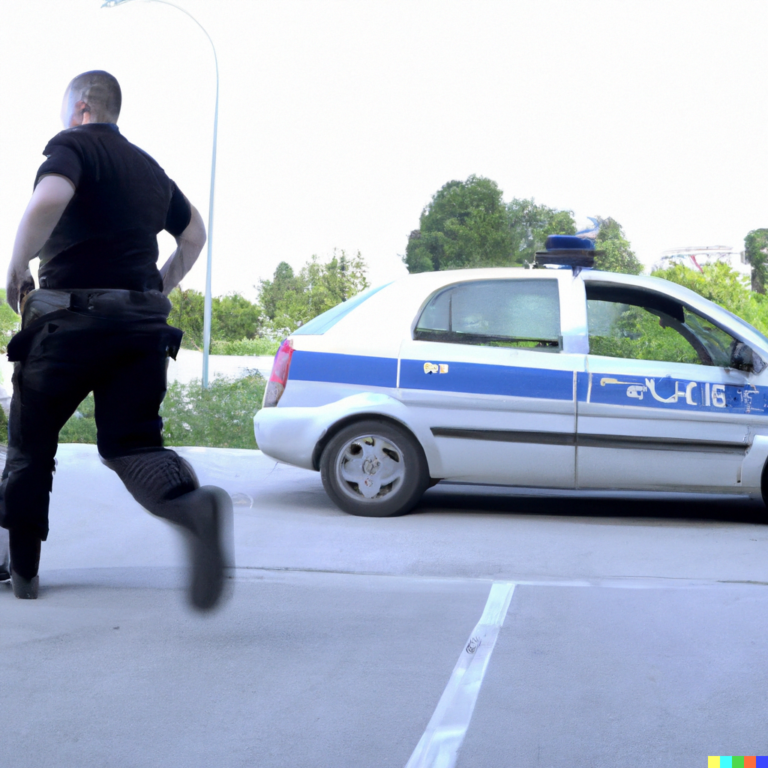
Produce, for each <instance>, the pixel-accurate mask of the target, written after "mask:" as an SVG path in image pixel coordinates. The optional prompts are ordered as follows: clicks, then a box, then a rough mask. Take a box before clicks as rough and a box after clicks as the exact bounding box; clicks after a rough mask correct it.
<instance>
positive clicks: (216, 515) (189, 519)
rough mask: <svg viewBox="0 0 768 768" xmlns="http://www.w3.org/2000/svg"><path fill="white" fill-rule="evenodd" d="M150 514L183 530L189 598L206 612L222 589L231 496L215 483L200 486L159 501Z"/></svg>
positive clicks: (218, 597) (219, 596) (215, 601)
mask: <svg viewBox="0 0 768 768" xmlns="http://www.w3.org/2000/svg"><path fill="white" fill-rule="evenodd" d="M153 512H154V514H156V515H158V516H159V517H163V518H165V519H166V520H169V521H170V522H172V523H176V525H179V526H180V527H181V528H182V529H183V530H184V531H185V532H186V533H187V544H188V547H189V555H190V565H191V578H190V585H189V599H190V602H191V603H192V605H193V606H194V607H195V608H197V609H199V610H201V611H207V610H210V609H211V608H213V607H214V606H215V605H216V604H217V603H218V602H219V599H220V598H221V596H222V593H223V591H224V569H225V567H226V566H227V562H226V544H225V541H224V538H225V536H227V534H228V533H229V532H230V531H231V526H232V499H231V498H230V496H229V494H228V493H227V492H226V491H225V490H223V489H221V488H217V487H216V486H215V485H204V486H203V487H202V488H197V489H196V490H194V491H191V492H190V493H185V494H183V495H182V496H179V497H178V498H176V499H173V500H172V501H166V502H164V503H163V505H162V508H161V509H156V510H153Z"/></svg>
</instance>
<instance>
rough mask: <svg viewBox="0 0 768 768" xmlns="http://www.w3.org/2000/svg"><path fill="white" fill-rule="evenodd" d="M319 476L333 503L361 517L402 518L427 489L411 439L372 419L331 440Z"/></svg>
mask: <svg viewBox="0 0 768 768" xmlns="http://www.w3.org/2000/svg"><path fill="white" fill-rule="evenodd" d="M320 475H321V477H322V479H323V486H324V487H325V491H326V493H327V494H328V495H329V496H330V497H331V499H332V500H333V501H334V503H335V504H336V505H337V506H338V507H340V508H341V509H343V510H344V511H345V512H349V513H350V514H351V515H359V516H362V517H394V516H395V515H404V514H405V513H406V512H410V510H411V509H413V507H414V506H415V505H416V504H417V502H418V501H419V499H420V498H421V496H422V495H423V493H424V491H425V490H426V489H427V485H428V484H429V472H428V469H427V460H426V458H425V457H424V451H423V450H422V448H421V446H420V445H419V443H418V442H417V441H416V440H415V438H414V437H413V436H412V435H411V434H410V433H409V432H407V431H406V430H405V429H403V428H402V427H398V426H396V425H395V424H392V423H390V422H387V421H379V420H375V419H368V420H365V421H358V422H355V423H354V424H350V425H349V426H347V427H344V429H342V430H340V431H339V432H338V434H336V435H334V436H333V437H332V438H331V440H330V441H329V442H328V445H327V446H326V447H325V450H324V451H323V455H322V457H321V459H320Z"/></svg>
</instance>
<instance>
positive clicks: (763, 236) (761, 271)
mask: <svg viewBox="0 0 768 768" xmlns="http://www.w3.org/2000/svg"><path fill="white" fill-rule="evenodd" d="M744 248H745V250H746V255H747V263H748V264H751V265H752V290H753V291H757V292H758V293H765V287H766V284H768V229H753V230H752V231H751V232H750V233H749V234H748V235H747V236H746V237H745V238H744Z"/></svg>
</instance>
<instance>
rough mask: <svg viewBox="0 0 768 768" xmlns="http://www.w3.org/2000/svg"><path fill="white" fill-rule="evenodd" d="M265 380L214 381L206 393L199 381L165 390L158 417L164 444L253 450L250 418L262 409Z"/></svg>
mask: <svg viewBox="0 0 768 768" xmlns="http://www.w3.org/2000/svg"><path fill="white" fill-rule="evenodd" d="M264 385H265V382H264V377H263V376H261V375H260V374H259V373H254V374H252V375H250V376H246V377H245V378H242V379H235V380H232V379H225V378H216V379H214V380H213V381H212V382H210V384H209V386H208V389H203V388H202V386H201V384H200V381H199V380H195V381H192V382H191V383H190V384H187V385H184V384H181V383H179V382H174V383H173V384H171V386H170V387H169V388H168V394H166V396H165V401H164V402H163V407H162V409H161V411H160V412H161V414H162V416H163V423H164V427H163V438H164V440H165V444H166V445H168V446H171V445H199V446H204V447H208V448H256V447H257V446H256V439H255V437H254V435H253V416H254V414H255V413H256V411H257V410H258V409H259V408H261V400H262V397H263V396H264Z"/></svg>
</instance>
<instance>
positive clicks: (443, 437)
mask: <svg viewBox="0 0 768 768" xmlns="http://www.w3.org/2000/svg"><path fill="white" fill-rule="evenodd" d="M520 275H521V276H520V277H517V278H511V279H493V280H484V279H474V280H466V281H457V282H456V283H454V284H452V285H448V286H445V287H443V288H441V289H440V290H438V291H437V292H436V293H435V294H433V295H432V296H431V297H430V298H429V300H428V301H427V302H426V304H425V306H424V308H423V311H422V312H421V313H420V316H419V318H418V320H417V322H416V323H415V327H414V330H413V334H412V338H409V339H407V340H406V341H404V342H403V344H402V347H401V351H400V369H399V379H398V387H399V389H398V397H399V398H400V399H401V400H402V401H403V402H404V403H406V404H407V405H408V406H409V407H410V409H411V410H412V412H413V413H414V414H415V417H416V418H418V419H419V420H420V421H421V422H422V424H423V425H424V426H426V427H427V428H428V429H430V430H431V432H432V434H433V436H434V439H435V443H436V445H437V449H438V452H439V456H440V460H441V464H442V476H443V477H444V478H449V479H453V480H460V481H464V482H483V483H500V484H509V485H518V486H545V487H559V488H571V487H573V485H574V481H575V464H574V461H575V447H574V441H575V375H576V372H577V371H579V370H581V371H583V370H584V355H583V354H575V353H572V352H568V351H567V349H566V348H567V346H568V345H567V343H565V344H564V340H563V338H564V336H563V327H564V323H565V325H567V322H568V317H569V315H568V312H567V308H568V302H567V301H564V302H563V301H561V292H567V291H568V290H569V288H570V282H571V281H572V279H573V278H572V275H571V274H570V271H569V272H568V274H567V275H561V274H560V273H553V272H552V271H549V270H546V271H545V270H542V271H541V272H531V273H530V276H529V273H528V272H522V271H521V273H520ZM564 278H567V279H564ZM563 310H565V311H563ZM564 347H565V348H564Z"/></svg>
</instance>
